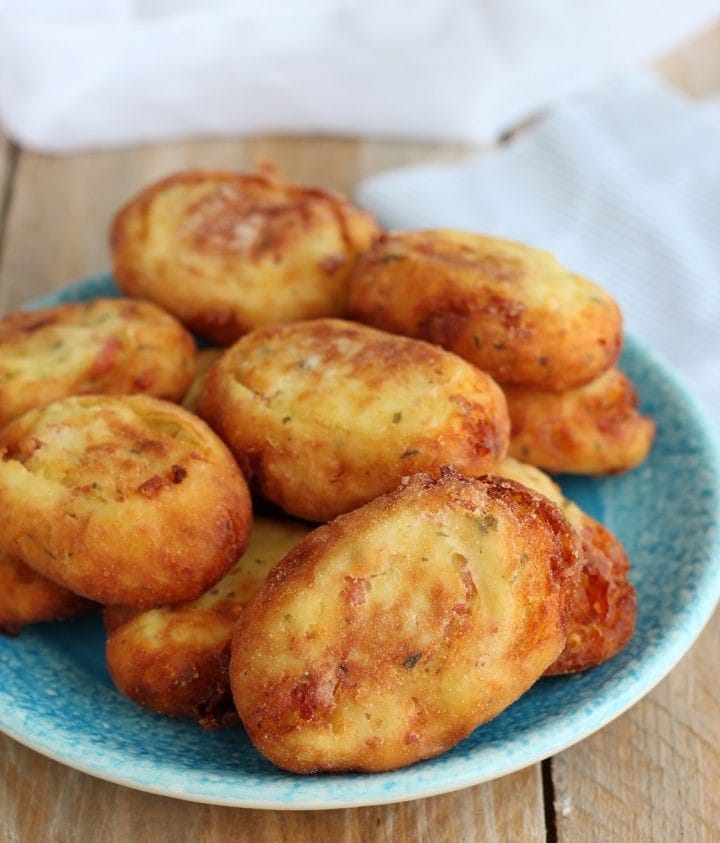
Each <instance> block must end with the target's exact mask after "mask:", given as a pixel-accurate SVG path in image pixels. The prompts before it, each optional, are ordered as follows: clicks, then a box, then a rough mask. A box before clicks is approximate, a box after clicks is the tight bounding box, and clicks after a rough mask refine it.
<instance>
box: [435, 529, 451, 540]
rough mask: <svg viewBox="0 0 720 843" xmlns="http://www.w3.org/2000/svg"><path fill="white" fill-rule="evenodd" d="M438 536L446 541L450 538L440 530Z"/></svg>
mask: <svg viewBox="0 0 720 843" xmlns="http://www.w3.org/2000/svg"><path fill="white" fill-rule="evenodd" d="M436 535H438V536H442V537H443V538H444V539H447V538H450V537H449V536H448V534H447V533H443V531H442V530H438V531H437V533H436Z"/></svg>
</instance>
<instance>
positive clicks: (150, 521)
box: [0, 395, 251, 605]
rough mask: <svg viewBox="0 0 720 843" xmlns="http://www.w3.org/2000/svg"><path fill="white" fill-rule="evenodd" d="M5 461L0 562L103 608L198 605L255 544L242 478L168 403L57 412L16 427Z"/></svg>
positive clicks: (0, 448)
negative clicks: (7, 558)
mask: <svg viewBox="0 0 720 843" xmlns="http://www.w3.org/2000/svg"><path fill="white" fill-rule="evenodd" d="M0 456H1V459H0V510H1V511H2V512H3V513H4V518H5V522H4V526H3V530H2V531H1V532H0V550H4V551H5V552H7V553H10V554H12V555H14V556H17V557H19V558H20V559H22V560H23V561H25V562H27V563H28V564H29V565H31V566H32V567H33V568H34V569H36V570H37V571H39V572H40V573H42V574H43V575H45V576H47V577H49V578H50V579H52V580H54V581H55V582H57V583H59V584H60V585H62V586H64V587H66V588H69V589H70V590H72V591H74V592H76V593H77V594H80V595H82V596H84V597H87V598H89V599H92V600H96V601H98V602H100V603H126V604H130V605H154V604H158V603H162V602H177V601H180V600H187V599H191V598H193V597H196V596H197V595H198V594H201V593H202V592H203V591H205V590H206V589H207V588H209V587H210V586H211V585H212V584H213V583H214V582H216V581H217V580H218V579H220V577H222V576H223V575H224V574H225V573H226V572H227V571H228V569H229V568H230V567H231V566H232V565H233V564H234V563H235V561H236V560H237V558H238V555H239V554H240V553H241V552H242V550H243V549H244V548H245V546H246V544H247V539H248V534H249V531H250V519H251V512H250V500H249V495H248V490H247V485H246V483H245V480H244V479H243V477H242V474H241V473H240V470H239V468H238V467H237V465H236V463H235V461H234V460H233V458H232V456H231V455H230V454H229V452H228V451H227V449H226V448H225V446H224V445H223V444H222V442H220V440H219V439H218V438H217V437H216V436H215V434H214V433H213V432H212V431H211V430H210V429H209V428H208V427H207V425H205V424H204V423H203V422H202V421H201V420H200V419H198V418H197V417H196V416H193V415H191V414H190V413H188V412H187V411H186V410H183V409H181V408H180V407H178V406H176V405H174V404H170V403H168V402H166V401H161V400H159V399H157V398H150V397H148V396H145V395H133V396H112V397H111V396H86V397H76V398H66V399H63V400H62V401H56V402H55V403H53V404H50V405H48V406H47V407H43V408H41V409H37V410H31V411H30V412H29V413H26V414H25V415H23V416H21V417H20V418H19V419H16V420H15V421H14V422H11V423H10V425H8V426H7V427H6V428H5V429H4V430H3V431H2V432H1V433H0Z"/></svg>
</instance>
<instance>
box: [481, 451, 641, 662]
mask: <svg viewBox="0 0 720 843" xmlns="http://www.w3.org/2000/svg"><path fill="white" fill-rule="evenodd" d="M496 471H497V473H498V474H499V475H501V476H502V477H509V478H510V479H512V480H516V481H517V482H518V483H523V484H524V485H525V486H527V487H528V488H530V489H533V490H534V491H536V492H540V493H541V494H543V495H545V496H546V497H548V498H550V500H551V501H553V502H554V503H556V504H557V505H558V506H559V507H560V508H561V509H562V510H563V512H564V513H565V517H566V518H567V519H568V521H569V522H570V524H571V525H572V526H573V527H574V528H575V530H576V532H577V534H578V536H579V537H580V542H581V546H582V568H581V571H580V577H579V579H578V582H577V585H576V587H575V590H574V592H573V595H572V599H571V601H570V611H569V614H568V626H567V641H566V642H565V647H564V649H563V651H562V653H561V654H560V655H559V656H558V658H557V659H556V660H555V661H554V662H553V663H552V664H551V665H550V667H549V668H548V669H547V670H546V671H545V674H546V675H547V676H554V675H557V674H560V673H576V672H578V671H581V670H587V669H588V668H591V667H595V666H596V665H598V664H602V662H604V661H607V660H608V659H610V658H612V657H613V656H614V655H615V654H616V653H618V652H620V650H622V648H623V647H624V646H625V645H626V644H627V643H628V641H630V639H631V638H632V635H633V632H634V630H635V617H636V614H637V601H636V596H635V589H634V588H633V586H632V583H631V582H630V581H629V580H628V574H629V573H630V560H629V559H628V557H627V554H626V553H625V550H624V548H623V546H622V544H621V543H620V541H618V539H617V538H616V537H615V536H614V535H613V534H612V533H611V532H610V530H608V529H607V527H605V526H603V525H602V524H601V523H600V522H599V521H596V520H595V519H594V518H592V517H591V516H590V515H588V514H587V513H585V512H583V511H582V510H581V509H580V507H579V506H577V504H575V503H573V502H572V501H569V500H568V499H567V498H566V497H565V496H564V495H563V493H562V490H561V489H560V487H559V486H558V485H557V484H556V483H553V481H552V480H551V479H550V478H549V477H548V476H547V475H546V474H543V472H542V471H540V469H538V468H535V467H534V466H531V465H523V464H522V463H520V462H518V461H517V460H514V459H512V458H510V457H508V458H507V459H505V460H503V461H502V462H501V463H500V465H498V467H497V469H496Z"/></svg>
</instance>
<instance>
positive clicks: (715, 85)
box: [0, 25, 720, 843]
mask: <svg viewBox="0 0 720 843" xmlns="http://www.w3.org/2000/svg"><path fill="white" fill-rule="evenodd" d="M659 68H660V70H661V71H662V72H663V74H664V75H665V76H666V77H668V78H669V79H670V80H671V81H673V82H674V83H675V84H677V85H679V86H681V87H682V88H684V89H685V90H686V91H687V92H688V93H690V94H692V95H702V94H707V93H709V92H712V91H718V92H720V25H718V26H716V27H715V28H713V29H711V30H710V31H708V32H706V33H704V34H703V35H702V36H701V37H699V38H698V39H696V40H695V41H693V42H692V43H691V44H689V45H688V46H687V47H686V48H684V49H683V50H682V51H679V52H678V53H676V54H674V55H673V56H671V57H669V58H667V59H665V60H664V61H663V62H661V63H660V64H659ZM469 151H470V150H469V149H468V148H466V147H460V146H442V147H441V146H429V145H424V144H391V143H381V142H375V141H369V140H366V141H357V140H338V139H329V138H302V139H286V138H261V139H255V140H243V141H240V140H228V141H197V142H192V143H175V144H163V145H159V146H154V147H147V148H136V149H130V150H116V151H104V152H97V153H91V154H83V155H75V156H69V157H64V158H53V157H47V156H41V155H37V154H33V153H28V152H24V151H22V150H21V151H20V152H19V153H17V154H15V152H14V150H13V148H12V146H11V145H10V144H9V143H8V142H7V141H6V140H5V139H3V138H2V137H1V136H0V313H3V312H6V311H9V310H12V309H14V308H16V307H17V306H18V305H19V304H21V303H22V302H23V301H24V300H26V299H28V298H31V297H34V296H36V295H39V294H41V293H44V292H47V291H49V290H51V289H53V288H56V287H58V286H61V285H63V284H65V283H67V282H68V281H71V280H75V279H78V278H80V277H83V276H85V275H88V274H91V273H94V272H98V271H101V270H104V269H106V268H107V266H108V253H107V246H106V232H107V228H108V224H109V221H110V219H111V217H112V214H113V213H114V212H115V210H116V209H117V208H118V206H119V205H120V204H121V203H122V202H123V201H125V200H126V199H127V198H128V197H129V196H130V195H132V193H133V192H134V191H136V190H137V189H138V188H139V187H141V186H142V185H144V184H146V183H147V182H149V181H151V180H153V179H155V178H157V177H159V176H162V175H165V174H167V173H169V172H172V171H173V170H178V169H182V168H186V167H192V166H203V167H231V168H235V169H246V168H248V167H251V166H253V164H254V163H255V162H256V161H257V160H258V159H260V158H269V159H272V160H273V161H275V162H276V163H277V164H278V165H279V166H280V167H281V168H282V169H283V170H284V171H285V173H286V175H287V176H288V178H290V179H293V180H298V181H304V182H307V183H314V184H321V185H326V186H329V187H334V188H336V189H340V190H343V191H346V192H349V191H351V190H352V188H353V186H354V184H355V183H356V182H357V181H358V179H360V178H361V177H363V176H365V175H367V174H370V173H373V172H376V171H379V170H382V169H386V168H388V167H393V166H400V165H407V164H412V163H414V162H419V161H427V160H432V159H445V160H452V159H456V158H458V157H460V156H462V155H465V154H467V153H468V152H469ZM473 151H474V150H473ZM4 212H5V218H4V223H5V225H4V227H3V213H4ZM719 652H720V614H718V613H716V614H715V616H714V618H713V620H712V621H711V622H710V624H709V625H708V628H707V629H706V630H705V632H704V633H703V635H702V636H701V638H700V639H699V641H698V642H697V643H696V644H695V646H694V647H693V648H692V650H691V652H690V653H689V654H688V655H687V656H686V657H685V659H683V661H682V662H681V663H680V665H678V666H677V667H676V668H675V669H674V670H673V671H672V672H671V674H670V675H669V676H668V677H667V678H666V679H665V680H664V681H663V682H662V683H661V684H660V685H659V686H658V687H657V688H656V689H655V690H654V691H653V692H651V693H650V694H649V695H648V696H647V697H646V698H645V699H644V700H642V701H641V702H640V703H638V704H637V705H636V706H634V707H633V708H632V709H631V710H630V711H629V712H627V713H626V714H625V715H623V716H622V717H620V718H618V719H617V720H616V721H615V722H613V723H611V724H610V725H609V726H607V727H606V728H605V729H603V730H602V731H600V732H598V733H597V734H595V735H593V736H592V737H590V738H588V739H587V740H585V741H583V742H582V743H580V744H578V745H576V746H574V747H572V748H570V749H568V750H566V751H565V752H563V753H561V754H559V755H557V756H555V757H554V758H553V759H552V761H549V762H545V764H544V765H543V768H544V769H541V765H539V764H536V765H534V766H532V767H530V768H528V769H527V770H524V771H521V772H519V773H516V774H514V775H511V776H507V777H505V778H503V779H500V780H498V781H495V782H490V783H487V784H484V785H479V786H476V787H473V788H469V789H466V790H463V791H459V792H457V793H452V794H446V795H443V796H438V797H433V798H430V799H424V800H419V801H415V802H409V803H402V804H398V805H388V806H380V807H373V808H364V809H349V810H336V811H327V812H275V811H253V810H241V809H232V808H223V807H218V806H210V805H200V804H194V803H185V802H180V801H177V800H171V799H167V798H165V797H160V796H154V795H151V794H145V793H140V792H137V791H133V790H130V789H128V788H125V787H121V786H118V785H114V784H111V783H108V782H104V781H100V780H97V779H93V778H91V777H89V776H86V775H84V774H82V773H79V772H77V771H74V770H70V769H68V768H66V767H64V766H62V765H60V764H58V763H56V762H54V761H51V760H49V759H47V758H44V757H42V756H40V755H38V754H37V753H35V752H33V751H31V750H29V749H27V748H25V747H23V746H21V745H20V744H18V743H16V742H14V741H12V740H11V739H9V738H7V737H4V736H0V843H75V841H83V842H84V841H98V843H106V841H108V842H109V841H112V843H144V841H152V843H164V841H173V843H177V841H185V840H192V841H198V843H216V842H217V843H219V841H223V843H224V841H253V843H262V841H306V840H307V841H342V842H343V843H357V842H359V841H373V842H374V841H419V840H423V841H424V840H428V841H439V843H445V841H447V843H450V842H451V841H452V843H455V841H489V842H490V843H496V841H497V843H504V841H539V840H550V841H562V843H584V841H593V842H594V841H623V843H625V841H628V842H629V841H633V842H634V841H653V842H654V841H688V843H694V841H718V840H720V676H719V674H718V671H717V658H718V656H717V654H718V653H719ZM1 670H2V665H0V671H1ZM1 676H2V674H1V672H0V681H1ZM543 774H544V775H543ZM543 779H544V780H543Z"/></svg>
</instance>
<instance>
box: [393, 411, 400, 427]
mask: <svg viewBox="0 0 720 843" xmlns="http://www.w3.org/2000/svg"><path fill="white" fill-rule="evenodd" d="M401 421H402V413H393V424H397V423H398V422H401Z"/></svg>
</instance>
